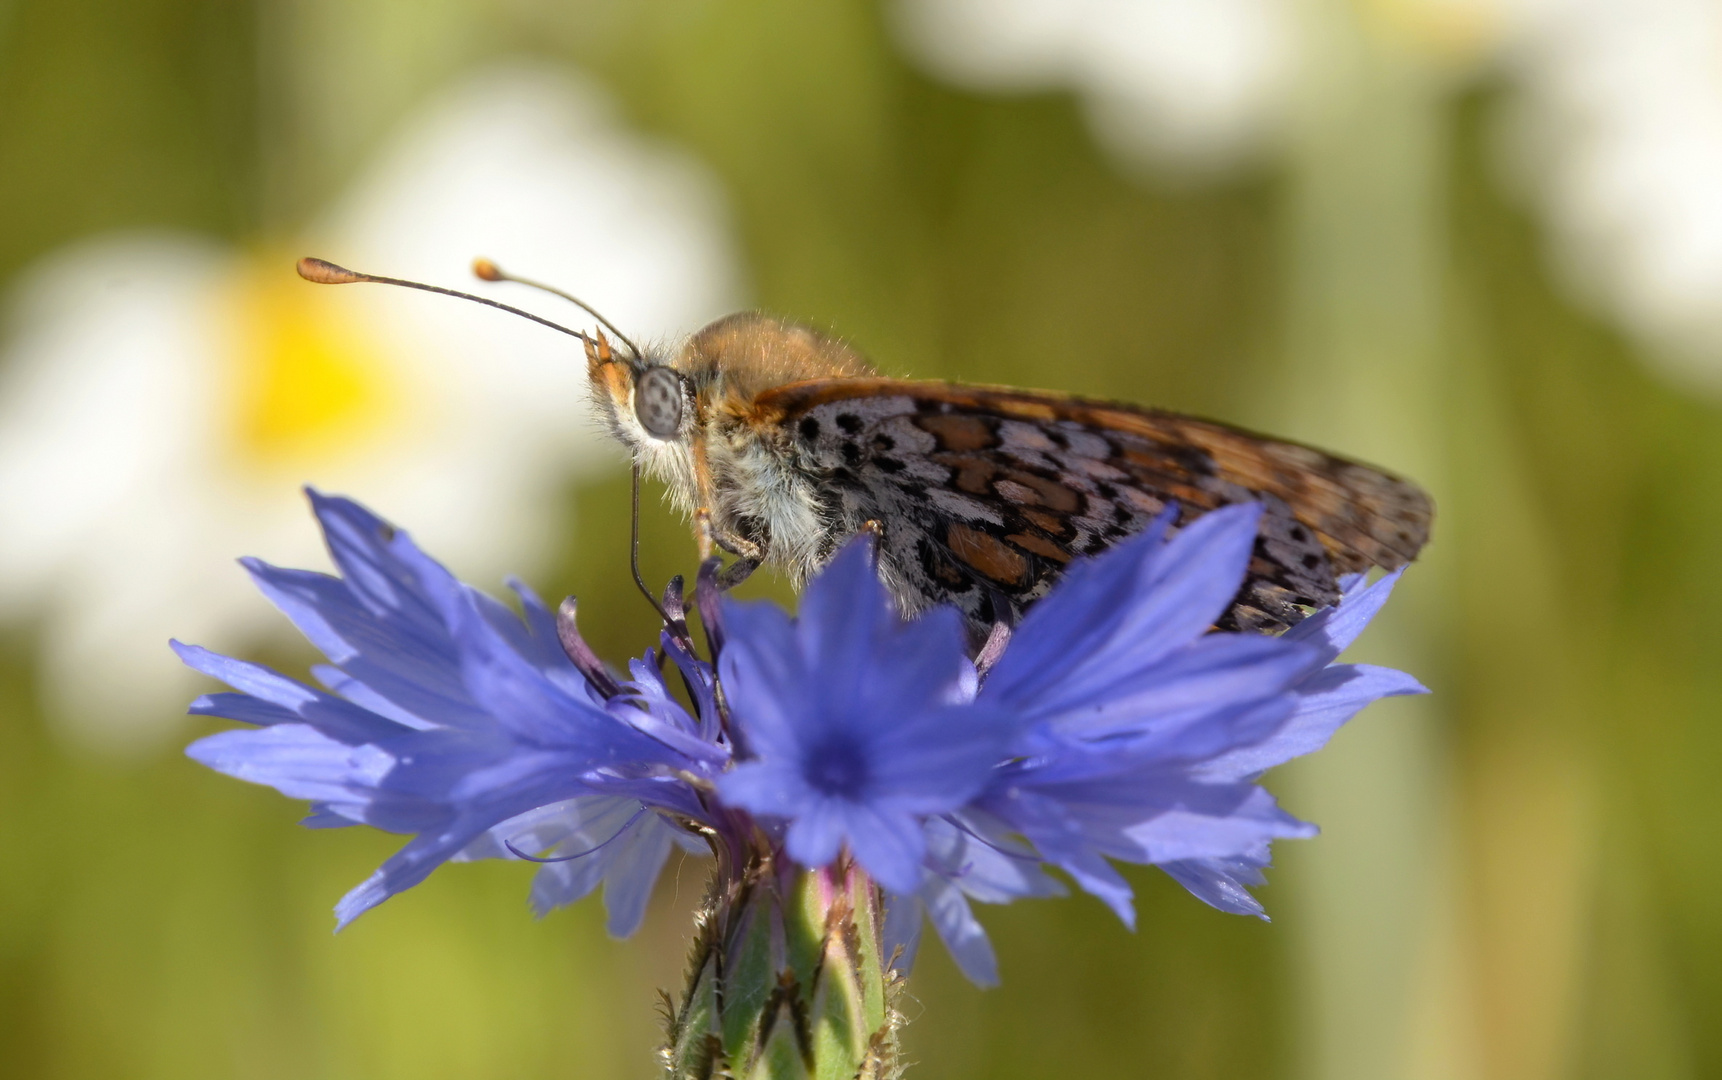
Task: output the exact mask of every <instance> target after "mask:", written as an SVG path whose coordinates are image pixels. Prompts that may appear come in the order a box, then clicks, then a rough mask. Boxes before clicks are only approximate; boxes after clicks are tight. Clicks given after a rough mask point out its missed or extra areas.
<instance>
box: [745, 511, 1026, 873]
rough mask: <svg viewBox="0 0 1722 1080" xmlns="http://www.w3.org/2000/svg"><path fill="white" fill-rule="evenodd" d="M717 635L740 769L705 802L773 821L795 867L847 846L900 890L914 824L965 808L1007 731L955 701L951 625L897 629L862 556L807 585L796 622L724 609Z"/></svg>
mask: <svg viewBox="0 0 1722 1080" xmlns="http://www.w3.org/2000/svg"><path fill="white" fill-rule="evenodd" d="M724 631H725V635H726V637H727V639H728V645H727V647H726V648H725V649H724V651H723V655H722V657H721V658H720V665H719V666H720V671H721V681H722V683H723V685H724V688H725V690H726V692H727V693H728V694H729V695H730V701H731V703H732V704H731V708H732V710H733V712H734V714H735V722H736V726H737V728H738V730H739V731H740V732H741V734H742V736H743V738H744V746H745V748H746V751H747V752H748V754H749V755H750V758H749V760H747V761H744V762H742V763H741V764H739V765H737V766H736V767H735V769H734V770H733V771H731V772H729V773H727V774H726V775H724V776H722V777H720V778H719V780H718V794H719V796H720V797H722V799H723V800H724V801H725V802H727V803H729V804H731V805H733V806H738V807H741V808H742V809H745V810H748V811H751V812H752V813H754V814H756V815H760V816H763V817H766V818H775V819H778V820H781V821H784V822H786V823H787V824H788V833H787V835H786V837H785V847H786V849H787V850H788V852H789V855H790V857H791V858H793V859H795V861H797V862H799V863H801V864H802V865H804V866H824V865H826V864H827V863H829V862H831V861H832V860H833V859H835V858H836V857H837V853H838V851H839V850H841V849H842V847H843V846H844V845H845V844H847V845H848V846H849V849H850V850H851V851H852V852H853V853H854V855H855V858H856V860H857V861H859V862H860V863H861V865H862V866H863V867H865V868H866V869H867V871H868V873H870V874H872V875H873V877H874V879H875V880H877V881H878V882H880V883H881V884H883V885H884V886H885V887H886V888H889V889H892V890H894V891H897V892H912V891H914V890H915V888H916V887H917V885H918V884H919V882H920V880H921V865H922V863H923V862H924V861H925V860H926V856H927V841H926V837H925V836H924V835H923V833H922V822H924V821H925V820H926V819H927V817H928V816H930V815H936V814H946V813H951V812H953V811H955V810H957V809H959V808H961V807H962V806H963V804H964V803H966V802H968V801H969V799H971V798H972V797H974V796H975V795H977V794H979V792H980V791H981V789H982V788H983V787H985V786H986V784H987V781H988V779H989V778H990V777H991V774H992V770H993V768H994V766H996V765H997V764H998V762H999V760H1000V758H1001V757H1002V756H1003V755H1004V753H1005V750H1006V745H1007V741H1008V738H1009V736H1010V732H1011V723H1010V718H1009V717H1008V716H1007V715H1006V714H1004V713H1002V712H999V711H998V710H995V709H992V708H990V707H986V706H979V705H976V704H974V703H972V702H970V701H968V700H967V698H968V696H969V694H968V690H969V688H970V687H971V686H972V684H973V681H974V668H973V666H972V665H971V664H970V663H969V660H968V656H967V653H966V652H965V650H964V647H963V644H964V639H963V632H962V621H961V619H960V618H959V617H958V615H957V613H956V611H955V610H954V609H951V608H945V609H941V610H938V611H933V612H929V613H928V614H927V615H926V616H924V617H922V618H920V619H918V620H916V621H914V622H905V621H903V619H902V618H901V616H899V615H898V614H897V610H896V608H895V606H894V605H893V604H892V602H891V598H890V596H889V595H888V594H887V593H886V592H885V588H884V586H882V585H881V584H880V583H879V578H878V575H877V574H876V573H875V571H874V567H873V558H872V548H871V545H869V544H867V543H864V542H863V543H855V544H851V545H849V547H848V548H846V549H845V550H844V551H842V552H841V553H840V554H839V555H838V556H837V558H836V559H834V560H833V561H832V563H831V565H830V566H828V567H827V568H826V569H825V572H824V573H823V574H821V575H820V576H819V578H818V579H817V580H815V581H814V582H813V583H812V584H810V585H809V586H808V587H807V591H806V593H805V595H803V596H802V599H801V617H800V619H799V620H795V621H791V620H790V618H789V616H787V615H786V614H784V612H783V611H782V610H781V609H780V608H778V607H776V606H774V605H771V604H730V605H727V606H726V608H725V611H724Z"/></svg>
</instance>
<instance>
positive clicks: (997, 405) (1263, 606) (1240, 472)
mask: <svg viewBox="0 0 1722 1080" xmlns="http://www.w3.org/2000/svg"><path fill="white" fill-rule="evenodd" d="M753 406H754V409H753V416H752V421H753V422H754V423H756V424H759V425H766V426H770V427H773V428H775V429H776V430H777V432H778V433H779V438H778V441H779V444H780V445H784V444H787V445H788V446H789V447H790V448H791V452H792V453H793V454H794V455H795V457H796V459H797V464H798V467H799V468H800V469H802V470H804V471H806V472H808V473H811V474H813V475H814V476H816V477H818V478H819V484H818V490H819V492H820V498H821V499H822V500H823V501H824V505H823V507H822V509H823V511H824V513H825V514H826V516H827V517H828V519H829V520H830V521H831V523H832V525H833V528H834V540H835V539H840V538H841V537H843V536H848V535H850V534H851V533H853V532H854V531H855V530H856V529H858V528H861V527H863V526H864V525H865V524H866V523H867V522H869V521H873V522H877V523H878V524H879V525H880V527H881V528H882V532H883V538H882V546H881V557H882V563H883V568H884V569H885V571H886V576H887V579H888V580H889V581H891V583H892V584H893V587H894V588H896V590H897V591H898V592H899V594H900V598H901V599H902V600H903V601H904V602H905V604H906V605H907V606H908V607H909V608H911V609H913V610H918V609H921V608H924V607H928V606H931V605H933V604H937V603H944V602H950V603H955V604H956V605H957V606H958V607H960V608H961V609H962V610H963V611H964V612H965V613H966V614H967V615H968V617H969V619H970V621H971V623H973V624H975V625H976V626H977V627H979V626H984V625H987V624H989V623H990V622H991V621H993V620H994V619H997V618H1003V619H1007V620H1014V618H1015V617H1016V616H1018V615H1020V613H1021V611H1022V610H1023V608H1024V607H1026V606H1027V605H1028V604H1030V603H1032V602H1033V601H1034V600H1036V599H1038V598H1039V597H1040V596H1042V595H1044V594H1045V592H1046V591H1047V589H1049V588H1050V587H1051V585H1052V583H1053V581H1054V580H1055V579H1056V578H1057V577H1058V575H1059V573H1060V572H1061V570H1062V569H1063V567H1064V566H1065V565H1066V564H1067V563H1069V562H1070V560H1071V559H1073V558H1076V557H1079V556H1084V555H1094V554H1096V553H1098V552H1100V551H1103V550H1105V549H1106V548H1107V547H1109V546H1110V545H1112V544H1113V543H1115V542H1117V541H1118V540H1120V539H1122V538H1124V537H1126V536H1130V535H1132V534H1133V533H1136V532H1139V531H1140V530H1142V529H1143V528H1144V527H1145V526H1146V525H1147V524H1148V522H1149V521H1151V520H1152V519H1153V518H1154V516H1155V515H1156V514H1158V513H1159V512H1160V511H1161V510H1163V509H1164V508H1165V507H1166V506H1167V505H1169V504H1175V505H1176V506H1177V507H1178V512H1179V518H1180V524H1183V523H1187V522H1188V521H1190V520H1191V519H1193V518H1194V517H1196V516H1198V515H1200V514H1202V513H1205V512H1207V511H1208V510H1212V509H1214V508H1215V507H1219V506H1224V505H1227V504H1230V503H1241V502H1259V503H1261V504H1263V506H1264V507H1265V512H1264V513H1263V515H1262V521H1261V527H1260V534H1259V536H1258V537H1257V540H1256V547H1255V553H1254V557H1253V558H1252V559H1251V562H1250V567H1249V572H1248V576H1247V578H1246V579H1245V581H1244V584H1243V587H1242V589H1240V591H1239V593H1238V595H1237V598H1236V600H1235V601H1234V603H1233V605H1232V608H1231V610H1230V611H1229V612H1228V613H1227V614H1226V615H1225V616H1224V618H1223V619H1222V620H1221V623H1220V625H1221V626H1222V627H1223V628H1236V629H1250V630H1266V631H1274V630H1281V629H1284V628H1285V627H1287V626H1289V625H1291V624H1292V623H1294V622H1296V621H1297V620H1299V619H1301V618H1302V617H1303V616H1304V615H1305V614H1307V613H1308V612H1309V611H1310V610H1311V609H1314V608H1319V607H1324V606H1326V605H1329V604H1332V603H1335V602H1336V601H1337V600H1338V599H1339V578H1340V577H1341V576H1342V575H1345V574H1351V573H1357V572H1361V571H1365V570H1368V569H1369V568H1371V567H1381V568H1383V569H1388V570H1392V569H1396V568H1398V567H1400V566H1402V565H1404V564H1405V563H1407V562H1410V561H1411V560H1412V559H1413V558H1415V557H1416V555H1417V553H1418V551H1419V550H1420V549H1421V548H1422V547H1423V544H1424V543H1425V542H1426V541H1427V539H1428V536H1429V528H1430V524H1431V520H1432V517H1433V514H1434V506H1433V504H1432V502H1431V501H1430V499H1429V497H1428V495H1426V494H1425V493H1424V492H1423V491H1422V490H1421V489H1419V488H1418V487H1416V486H1415V485H1413V484H1411V483H1409V482H1407V481H1405V480H1401V479H1399V478H1397V477H1395V476H1392V475H1390V474H1388V473H1386V472H1383V471H1381V470H1379V469H1376V468H1373V467H1371V466H1368V465H1363V464H1359V463H1358V462H1355V461H1349V460H1347V459H1345V458H1341V457H1336V456H1334V455H1332V454H1328V453H1325V452H1323V451H1320V450H1315V449H1312V448H1310V447H1307V446H1301V445H1298V444H1296V443H1290V442H1284V441H1281V440H1278V439H1270V438H1266V437H1264V436H1260V435H1255V434H1252V433H1250V432H1247V431H1242V430H1239V429H1237V428H1233V427H1228V426H1226V425H1223V424H1217V423H1213V422H1211V421H1207V420H1198V419H1195V418H1192V417H1188V416H1182V415H1179V414H1177V413H1170V412H1162V411H1158V410H1153V409H1143V408H1138V407H1135V406H1130V405H1120V404H1113V403H1108V402H1099V401H1088V400H1084V399H1080V398H1072V397H1063V396H1059V395H1055V394H1047V393H1037V392H1033V391H1022V390H1012V389H1006V388H1002V387H987V386H965V385H959V384H952V383H943V382H914V381H907V380H898V379H883V378H838V379H819V380H812V381H807V382H799V383H792V384H790V385H787V386H783V387H779V388H777V389H774V390H771V391H768V392H766V393H765V394H763V395H761V396H760V397H758V398H757V399H755V401H754V403H753Z"/></svg>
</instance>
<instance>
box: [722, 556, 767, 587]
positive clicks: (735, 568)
mask: <svg viewBox="0 0 1722 1080" xmlns="http://www.w3.org/2000/svg"><path fill="white" fill-rule="evenodd" d="M758 569H759V560H758V559H737V560H736V561H735V562H732V563H730V564H729V565H728V566H726V567H724V568H723V569H722V570H719V571H718V575H717V587H718V588H719V589H720V590H723V591H728V590H730V589H733V588H735V587H736V586H737V585H740V584H741V583H742V582H744V581H746V580H747V579H748V578H749V577H751V576H752V575H753V572H754V571H755V570H758Z"/></svg>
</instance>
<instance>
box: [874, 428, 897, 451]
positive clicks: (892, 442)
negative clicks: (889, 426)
mask: <svg viewBox="0 0 1722 1080" xmlns="http://www.w3.org/2000/svg"><path fill="white" fill-rule="evenodd" d="M873 449H875V450H886V451H889V450H895V449H897V440H896V439H893V438H891V436H889V435H887V434H885V433H884V432H883V431H881V432H880V433H879V434H877V435H875V436H873Z"/></svg>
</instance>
